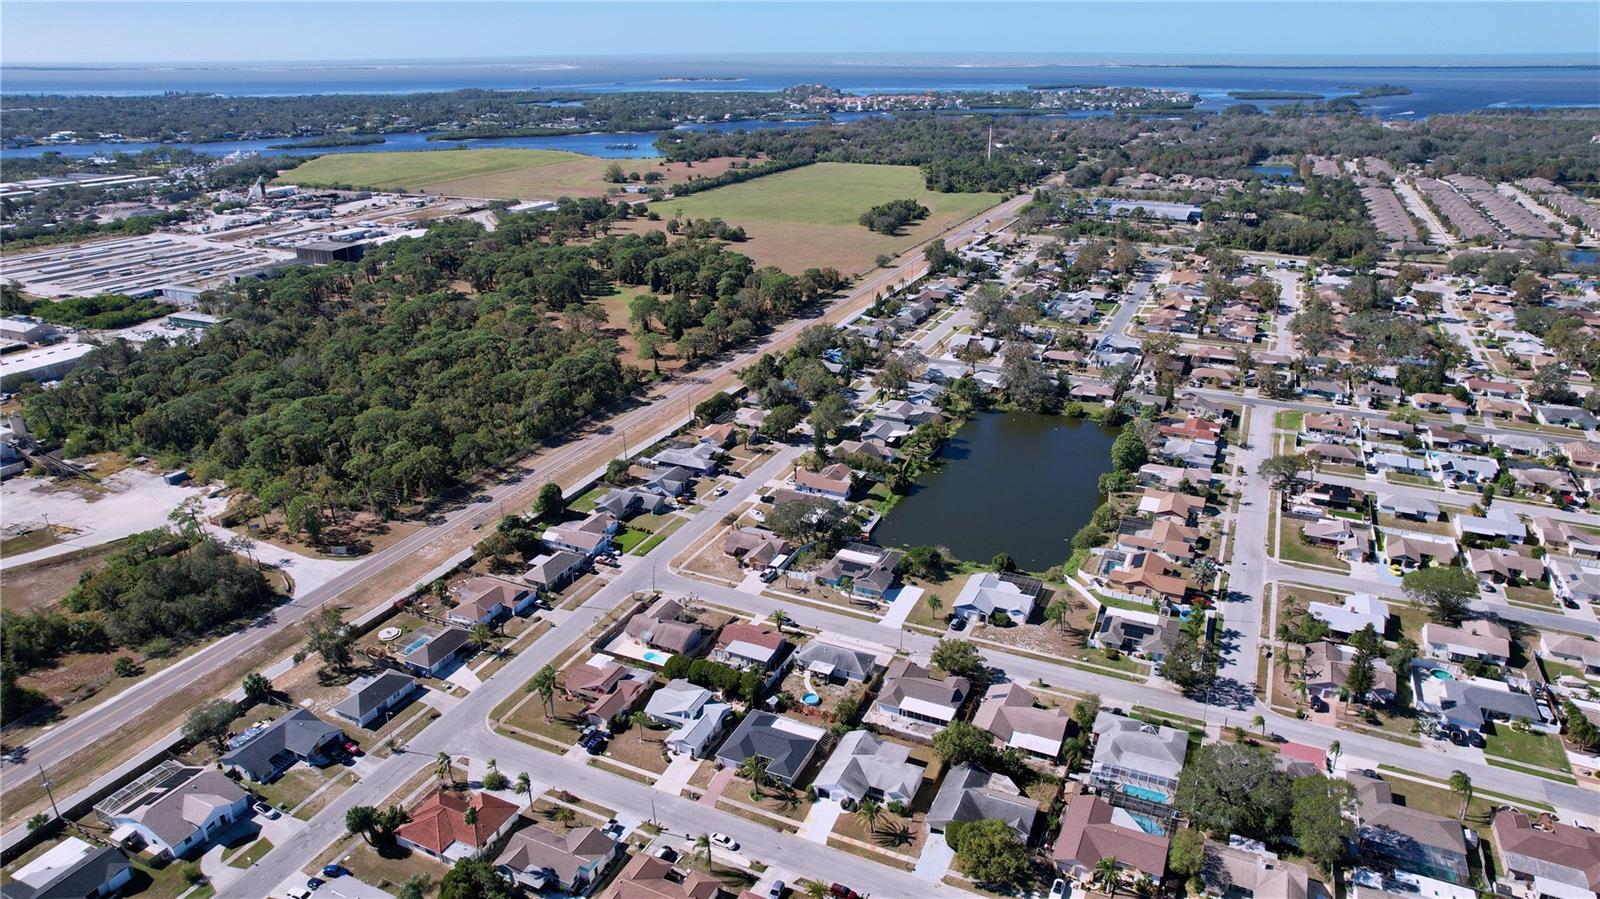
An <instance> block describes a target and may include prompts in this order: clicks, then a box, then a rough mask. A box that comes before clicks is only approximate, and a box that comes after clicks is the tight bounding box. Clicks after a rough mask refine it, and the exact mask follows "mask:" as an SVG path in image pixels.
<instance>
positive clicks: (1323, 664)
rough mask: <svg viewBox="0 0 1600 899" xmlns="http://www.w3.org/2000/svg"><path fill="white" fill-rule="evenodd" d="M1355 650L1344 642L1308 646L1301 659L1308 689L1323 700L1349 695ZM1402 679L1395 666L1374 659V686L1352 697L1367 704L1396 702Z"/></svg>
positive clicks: (1321, 642) (1321, 641) (1318, 643)
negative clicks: (1396, 673) (1358, 695)
mask: <svg viewBox="0 0 1600 899" xmlns="http://www.w3.org/2000/svg"><path fill="white" fill-rule="evenodd" d="M1355 658H1356V649H1355V647H1353V646H1346V645H1345V644H1343V643H1331V642H1329V641H1327V640H1318V641H1317V642H1315V643H1311V644H1308V645H1307V646H1306V655H1305V659H1304V660H1303V661H1302V662H1301V667H1302V670H1303V671H1304V672H1305V674H1304V679H1305V682H1306V692H1307V693H1308V694H1309V695H1312V696H1315V697H1317V698H1319V699H1321V700H1323V701H1324V702H1330V703H1331V702H1333V701H1335V700H1341V699H1343V698H1344V697H1345V696H1346V695H1347V694H1348V692H1349V691H1348V689H1347V684H1348V681H1349V679H1350V670H1351V668H1352V667H1353V666H1354V662H1355ZM1398 687H1399V680H1398V678H1396V677H1395V672H1394V669H1392V668H1390V667H1389V663H1388V662H1385V661H1384V660H1383V659H1381V658H1377V659H1374V660H1373V662H1372V689H1371V690H1369V691H1367V694H1366V695H1365V696H1361V697H1351V698H1352V699H1358V700H1359V701H1361V702H1364V703H1366V704H1368V705H1388V704H1389V703H1391V702H1394V698H1395V695H1396V691H1397V690H1398Z"/></svg>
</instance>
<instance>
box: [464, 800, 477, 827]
mask: <svg viewBox="0 0 1600 899" xmlns="http://www.w3.org/2000/svg"><path fill="white" fill-rule="evenodd" d="M461 820H462V821H463V822H464V823H465V824H466V825H467V826H468V827H472V826H473V825H475V824H477V823H478V807H477V806H475V805H469V806H467V810H466V811H464V812H462V813H461Z"/></svg>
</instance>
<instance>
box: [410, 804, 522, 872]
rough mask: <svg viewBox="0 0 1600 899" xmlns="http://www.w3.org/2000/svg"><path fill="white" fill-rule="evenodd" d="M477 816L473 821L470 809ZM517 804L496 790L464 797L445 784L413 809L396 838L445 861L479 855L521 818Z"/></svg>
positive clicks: (496, 841) (451, 861) (451, 862)
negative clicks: (469, 815)
mask: <svg viewBox="0 0 1600 899" xmlns="http://www.w3.org/2000/svg"><path fill="white" fill-rule="evenodd" d="M469 808H470V809H474V810H475V812H476V815H475V817H474V820H473V821H472V822H471V823H470V824H469V823H468V822H467V809H469ZM517 811H518V810H517V806H516V805H514V804H512V803H510V802H507V801H505V800H504V799H501V798H500V797H498V796H496V795H494V794H493V793H486V792H483V791H472V792H469V793H468V794H467V795H465V796H463V795H461V794H459V793H456V792H455V791H453V790H446V789H444V788H443V787H440V788H439V789H437V790H435V791H434V792H433V793H432V794H431V795H430V796H428V798H427V799H424V800H423V801H422V803H421V804H419V805H418V806H417V807H416V808H413V809H412V810H411V811H410V815H411V820H409V821H407V822H406V823H404V824H402V825H400V829H399V830H396V831H395V841H396V842H398V843H399V844H400V845H402V846H405V847H406V848H408V849H411V850H412V851H414V852H421V853H423V854H424V855H427V856H429V857H430V858H434V859H438V860H439V861H441V862H444V863H445V864H454V863H455V862H457V861H460V860H461V859H464V858H477V857H478V856H479V855H481V854H482V853H483V852H485V851H486V850H488V849H490V848H492V847H493V846H494V845H495V844H496V843H498V842H499V841H500V838H501V837H503V836H505V834H506V832H507V831H509V830H510V829H511V826H512V825H513V824H515V823H516V821H517Z"/></svg>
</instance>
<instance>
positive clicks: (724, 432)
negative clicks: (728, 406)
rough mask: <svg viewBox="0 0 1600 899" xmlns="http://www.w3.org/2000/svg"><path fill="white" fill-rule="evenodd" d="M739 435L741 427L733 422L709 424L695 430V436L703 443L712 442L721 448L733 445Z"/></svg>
mask: <svg viewBox="0 0 1600 899" xmlns="http://www.w3.org/2000/svg"><path fill="white" fill-rule="evenodd" d="M738 436H739V428H738V426H736V425H734V424H733V423H732V422H724V423H722V424H709V425H706V426H705V427H703V428H701V429H700V430H698V431H696V432H695V437H696V438H697V439H698V440H699V442H701V443H705V444H710V445H711V446H714V447H716V448H717V449H719V450H725V449H727V448H729V447H731V446H733V442H734V438H736V437H738Z"/></svg>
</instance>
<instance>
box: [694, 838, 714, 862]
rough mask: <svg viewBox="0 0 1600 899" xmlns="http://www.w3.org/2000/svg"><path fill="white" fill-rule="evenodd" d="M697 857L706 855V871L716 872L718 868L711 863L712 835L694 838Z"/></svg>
mask: <svg viewBox="0 0 1600 899" xmlns="http://www.w3.org/2000/svg"><path fill="white" fill-rule="evenodd" d="M694 853H695V855H702V854H703V855H705V857H706V870H707V871H715V870H716V866H715V865H713V864H712V863H711V835H710V834H706V833H703V834H701V835H699V836H697V837H695V838H694Z"/></svg>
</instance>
